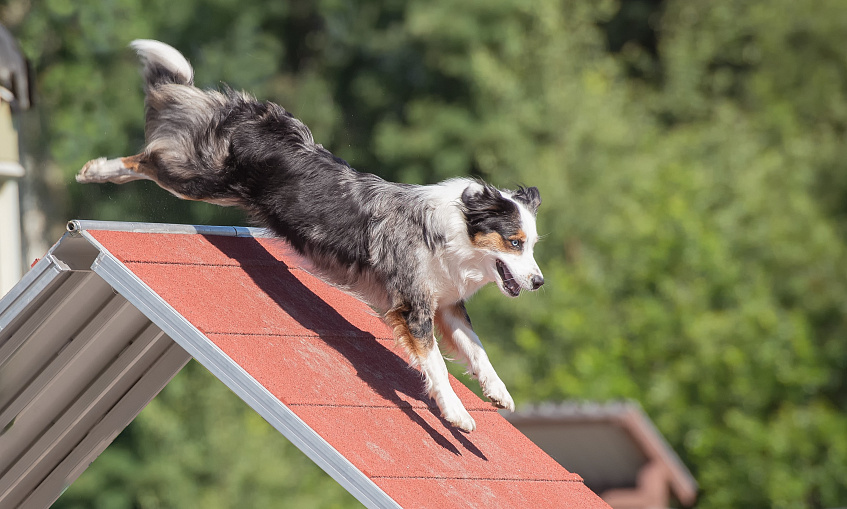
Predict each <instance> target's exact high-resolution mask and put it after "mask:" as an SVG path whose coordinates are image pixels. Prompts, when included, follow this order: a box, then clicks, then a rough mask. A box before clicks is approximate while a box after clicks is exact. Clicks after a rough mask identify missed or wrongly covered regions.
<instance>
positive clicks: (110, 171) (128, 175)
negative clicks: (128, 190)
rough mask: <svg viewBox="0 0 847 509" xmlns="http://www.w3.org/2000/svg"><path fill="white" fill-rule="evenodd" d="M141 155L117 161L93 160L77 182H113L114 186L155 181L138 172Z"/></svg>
mask: <svg viewBox="0 0 847 509" xmlns="http://www.w3.org/2000/svg"><path fill="white" fill-rule="evenodd" d="M142 158H143V156H142V155H141V154H139V155H135V156H131V157H119V158H117V159H106V158H105V157H101V158H99V159H92V160H91V161H88V162H87V163H85V166H83V167H82V169H81V170H80V171H79V173H78V174H77V176H76V181H77V182H80V183H83V184H102V183H104V182H111V183H113V184H125V183H127V182H132V181H133V180H153V178H152V177H150V176H148V175H145V174H144V173H142V172H140V171H138V170H139V169H140V168H139V165H140V164H141V162H142V160H143V159H142Z"/></svg>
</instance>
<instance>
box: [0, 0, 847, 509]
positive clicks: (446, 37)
mask: <svg viewBox="0 0 847 509" xmlns="http://www.w3.org/2000/svg"><path fill="white" fill-rule="evenodd" d="M0 5H3V10H2V11H0V16H3V15H4V13H7V12H11V13H19V12H23V11H27V12H28V13H27V15H26V16H25V17H23V16H18V18H17V19H19V21H18V22H17V23H16V24H12V28H13V29H14V30H15V31H16V33H17V34H18V36H19V37H20V39H21V42H22V45H23V48H24V50H25V52H26V53H27V54H28V55H30V57H32V58H33V59H34V60H35V62H36V66H37V69H38V71H39V90H40V94H39V97H40V98H41V99H42V102H41V106H40V107H39V109H38V111H37V119H36V120H37V122H32V123H31V125H35V126H36V127H37V128H38V129H37V132H32V133H30V136H29V140H30V141H31V142H32V145H31V147H32V148H31V149H30V152H31V153H33V154H34V155H35V159H36V162H37V165H36V167H37V168H40V169H42V171H44V169H45V168H47V169H50V170H49V171H50V172H52V173H50V175H52V177H50V178H47V179H45V180H46V181H47V182H48V183H49V182H52V184H50V185H51V186H52V189H54V190H55V192H57V193H60V191H61V193H60V194H64V193H68V197H67V198H66V200H65V201H61V202H60V203H59V205H58V206H57V209H56V210H62V211H63V213H62V214H60V219H67V218H68V217H71V216H78V217H96V218H98V219H115V220H154V221H172V222H197V223H203V222H213V223H230V222H242V221H244V218H243V216H241V215H239V214H238V213H235V212H232V211H230V210H229V209H221V208H216V207H212V206H207V205H203V204H188V203H186V202H180V201H178V200H176V199H174V198H172V197H170V196H169V195H167V194H166V193H164V192H161V191H159V190H157V189H155V188H154V187H153V186H150V185H146V184H143V183H138V184H132V185H130V186H122V187H117V186H101V187H98V186H77V185H75V184H73V182H72V176H73V174H74V173H75V172H76V170H77V169H78V168H79V167H80V166H81V165H82V164H83V163H84V162H85V161H86V160H88V159H90V158H93V157H97V156H101V155H107V156H117V155H125V154H131V153H134V152H136V151H137V150H138V149H139V148H140V146H141V143H142V139H143V133H142V125H141V117H142V115H141V110H140V104H141V100H142V99H141V92H140V80H139V78H138V76H137V73H136V71H135V68H136V65H137V64H136V62H135V60H134V58H133V57H132V56H131V55H129V52H128V51H127V50H126V49H125V46H126V44H127V43H128V41H129V40H131V39H133V38H136V37H152V38H160V39H163V40H165V41H167V42H170V43H173V44H174V45H176V46H177V47H178V48H180V49H181V50H183V51H185V53H186V54H187V55H188V56H189V58H190V59H191V60H192V62H193V63H194V65H195V67H196V68H197V77H198V82H199V84H200V85H201V86H216V85H217V84H218V82H219V81H226V82H228V83H230V84H232V85H233V86H235V87H237V88H241V87H243V88H245V89H247V90H250V91H252V92H254V93H255V94H256V95H257V96H259V97H262V98H267V99H271V100H274V101H276V102H279V103H281V104H283V105H284V106H286V107H287V108H289V109H291V110H292V111H293V112H294V113H295V114H296V115H298V116H299V117H301V118H302V119H304V121H306V123H307V124H309V125H310V126H311V127H312V130H313V131H314V133H315V137H316V139H318V141H320V142H321V143H323V144H324V145H325V146H327V147H328V148H330V149H331V150H333V151H334V152H335V153H336V154H338V155H339V156H341V157H344V158H346V159H347V160H349V161H350V162H351V163H352V164H353V165H354V166H355V167H357V168H359V169H362V170H367V171H373V172H375V173H378V174H380V175H382V176H384V177H387V178H394V179H398V180H403V181H407V182H419V183H427V182H434V181H437V180H440V179H442V178H447V177H452V176H455V175H463V174H469V175H474V176H480V177H483V178H486V179H489V180H491V181H492V182H494V183H496V184H498V185H503V186H509V185H516V184H519V183H523V184H529V185H537V186H538V187H539V188H541V192H542V197H543V199H544V203H543V205H542V207H541V211H540V216H539V223H540V227H541V230H542V232H543V233H545V238H544V239H543V241H542V243H541V244H539V246H538V248H537V249H536V251H537V253H538V258H539V262H540V264H541V266H542V268H543V270H544V272H545V276H546V280H547V283H546V285H545V287H544V289H543V290H542V291H541V292H539V293H538V294H533V295H529V296H525V297H523V298H522V299H519V300H515V301H513V300H506V299H505V298H503V297H502V296H501V295H499V293H498V292H497V291H496V289H493V288H488V289H486V290H485V291H483V292H481V294H480V295H479V297H477V298H476V299H474V300H473V301H472V302H471V304H470V308H471V314H472V316H473V317H474V324H475V326H476V327H477V328H478V329H479V331H480V332H481V336H483V340H484V342H485V344H486V346H487V347H488V349H489V352H490V354H491V357H492V360H493V362H494V364H495V366H496V367H497V368H498V371H499V372H500V373H501V375H502V376H503V378H504V381H505V382H506V384H507V386H509V387H510V389H511V390H512V393H513V395H514V396H515V397H516V400H517V401H518V403H519V404H520V403H521V402H530V401H542V400H546V399H559V398H581V399H600V400H603V399H614V398H632V399H636V400H638V401H639V402H641V404H642V405H643V406H644V407H645V409H646V410H647V412H648V413H649V414H650V415H651V417H653V419H654V420H655V421H656V423H657V425H658V427H659V428H660V430H661V431H662V432H663V434H664V435H665V436H666V437H667V438H668V440H669V441H670V442H671V444H672V445H673V447H674V449H675V450H677V451H678V452H679V453H680V454H681V455H682V457H683V459H684V461H685V462H686V464H687V465H688V466H689V467H690V468H691V469H692V471H693V472H694V474H695V477H696V478H697V479H698V481H699V482H700V485H701V490H702V492H701V496H700V500H699V504H698V506H699V507H704V508H711V507H720V508H723V507H754V508H755V507H833V506H838V505H843V503H844V500H845V499H847V485H845V483H844V479H847V435H845V433H844V432H843V430H845V429H847V396H845V395H847V387H845V384H846V383H847V377H846V376H845V373H847V348H845V347H844V345H845V340H844V338H845V337H847V320H845V305H844V304H843V303H844V302H847V269H845V267H847V264H845V261H847V260H845V254H847V252H845V250H846V249H847V244H845V232H847V207H845V205H844V204H845V200H844V198H845V195H847V180H845V175H847V171H845V163H844V162H843V161H847V153H845V152H847V148H845V147H847V144H845V143H844V142H845V133H847V55H845V53H844V52H843V51H842V48H841V46H842V42H843V41H844V40H846V39H847V6H844V5H843V2H839V1H836V0H829V1H826V0H815V1H812V2H792V1H789V0H776V1H771V2H761V1H758V2H756V1H750V2H740V1H732V0H724V1H716V2H689V1H685V0H628V1H623V0H622V1H620V2H614V1H603V2H560V1H553V0H537V1H535V2H531V3H527V2H523V1H518V0H486V1H481V0H471V1H467V2H458V3H457V2H451V1H446V0H429V1H426V2H423V1H416V0H409V1H406V2H400V1H389V2H375V1H365V0H363V1H358V2H338V1H323V2H316V3H309V2H292V3H284V4H276V3H268V4H265V3H264V2H260V1H256V0H241V1H238V2H235V1H234V0H215V1H208V2H207V1H200V0H188V1H185V2H180V3H174V2H168V3H165V2H163V1H161V0H154V1H148V2H145V3H144V6H143V7H142V6H141V2H138V1H136V0H121V1H120V2H111V3H99V2H97V3H95V2H70V1H67V0H51V1H49V2H44V3H33V4H31V5H30V4H29V3H26V2H21V1H7V2H6V3H5V4H0ZM201 12H202V16H200V15H198V13H201ZM61 222H62V221H60V220H57V224H61ZM180 377H181V378H178V379H177V380H176V381H175V382H174V383H173V384H171V386H169V387H168V388H167V389H166V391H165V393H164V394H163V395H162V396H161V397H160V398H159V399H157V400H155V401H154V404H153V405H151V406H150V407H149V408H148V409H147V410H145V411H144V412H143V413H142V415H141V416H140V417H139V419H138V420H137V422H136V423H134V424H133V425H132V427H131V428H129V430H128V431H127V432H126V434H125V436H122V437H121V438H119V441H118V443H116V444H115V446H113V447H112V448H110V449H109V450H107V453H106V454H104V456H103V457H102V458H100V459H99V460H98V461H97V462H95V463H94V464H93V465H92V467H91V468H90V469H89V471H88V472H87V473H86V474H85V475H84V476H83V477H82V478H81V479H80V481H79V482H78V483H77V484H75V485H74V486H73V487H72V488H71V489H70V490H69V491H68V493H66V494H65V497H64V498H63V501H64V502H61V503H67V504H79V505H85V503H86V501H90V500H93V498H92V497H96V496H98V495H95V493H103V494H104V495H103V497H106V496H109V497H115V498H114V500H115V501H114V502H113V501H111V499H110V500H106V499H105V498H103V499H102V500H100V501H98V504H102V505H103V506H104V507H129V506H136V505H137V506H145V507H147V506H154V507H155V506H171V505H174V506H176V505H182V504H185V500H190V499H192V497H201V496H202V497H207V498H204V500H208V501H209V502H208V503H209V504H210V505H215V504H218V505H221V506H226V504H227V503H230V501H232V500H248V498H246V497H252V496H255V497H261V496H265V495H263V494H259V493H255V492H256V491H266V493H270V494H272V495H275V496H276V497H278V499H283V498H285V499H286V500H293V499H294V498H292V497H300V498H296V500H298V501H302V503H303V504H306V505H310V504H313V505H320V504H324V505H333V504H336V503H337V504H346V503H349V502H351V501H350V500H348V499H344V498H343V496H341V495H338V496H336V493H337V492H334V491H331V490H332V488H327V486H331V485H333V481H331V480H329V479H328V478H326V476H320V475H319V474H318V473H314V474H313V473H308V472H307V471H306V470H302V471H301V470H300V467H299V466H298V467H296V468H295V470H296V471H297V472H298V473H302V475H303V477H302V479H305V480H304V483H305V485H306V487H304V488H302V489H300V490H298V491H297V492H296V493H294V491H293V488H292V485H291V484H286V483H285V482H283V480H282V478H284V477H285V476H286V475H289V472H290V469H291V468H292V467H290V466H289V464H288V463H287V462H289V461H294V462H296V461H301V462H302V461H305V460H303V458H302V456H297V454H295V453H293V452H291V451H290V449H291V447H290V446H287V444H283V445H279V446H278V447H280V450H279V453H278V454H266V452H265V451H263V450H261V447H262V445H257V444H266V443H268V442H269V440H268V434H274V433H275V432H272V431H271V430H270V429H269V428H268V427H267V425H265V424H262V423H261V422H260V421H257V419H258V418H257V417H255V416H253V415H252V414H251V413H250V412H248V411H246V410H245V409H244V405H243V404H241V403H239V402H237V401H231V400H232V399H233V397H232V396H231V395H229V396H226V394H227V393H226V390H225V389H223V388H222V387H221V386H220V384H214V383H211V382H208V375H207V374H205V372H204V371H203V370H202V369H198V368H193V369H192V370H190V371H189V372H187V373H185V374H184V375H180ZM201 385H202V386H203V387H205V386H206V385H210V388H209V389H208V390H202V389H201V388H200V386H201ZM469 386H470V387H475V384H474V383H473V382H470V383H469ZM195 391H196V392H195ZM227 397H228V398H229V399H227ZM188 398H199V399H197V401H194V402H189V401H188ZM224 401H226V402H224ZM192 405H194V406H193V407H192ZM184 408H195V409H196V411H193V412H184V411H183V410H182V409H184ZM239 433H241V434H242V436H240V437H239V441H238V444H239V446H238V448H239V449H243V450H248V451H252V452H251V454H256V457H257V458H262V459H261V460H259V461H261V463H262V464H266V465H272V466H269V468H268V470H267V471H261V472H260V471H256V470H255V469H253V466H252V465H251V464H249V463H250V462H249V459H244V458H243V457H236V454H235V450H234V449H235V446H233V442H232V441H231V438H229V437H233V436H238V434H239ZM210 437H213V438H210ZM151 444H156V445H153V446H152V448H151V449H149V450H147V452H145V449H144V448H145V447H151ZM158 444H162V446H161V447H159V446H158ZM217 447H220V449H214V450H213V448H217ZM274 447H277V446H276V445H275V446H274ZM271 456H272V457H271ZM291 458H294V459H291ZM298 458H299V459H298ZM277 459H278V460H279V461H276V460H277ZM228 461H231V462H233V463H234V464H235V465H238V467H237V468H234V469H232V470H234V471H235V470H237V471H238V472H239V473H237V474H236V473H234V472H232V471H229V472H228V471H226V468H227V467H226V466H225V464H226V463H227V462H228ZM259 461H257V462H256V463H259ZM221 463H224V465H223V466H222V465H221ZM295 464H297V465H300V464H299V463H295ZM304 468H305V467H304ZM122 472H123V473H122ZM129 472H135V473H136V474H137V473H139V472H140V475H138V479H131V476H130V475H129ZM163 473H167V474H165V475H163ZM277 488H279V489H277ZM336 488H337V487H336ZM324 491H326V492H327V493H328V495H326V497H325V498H322V497H319V496H318V495H316V494H322V493H323V492H324ZM151 494H152V495H151ZM241 496H243V497H245V498H244V499H240V498H238V497H241ZM157 497H158V498H157ZM196 499H197V498H195V499H194V500H196ZM98 500H99V499H98ZM251 500H254V499H251ZM255 500H256V501H257V504H259V505H262V504H261V503H260V502H263V501H260V500H258V499H255Z"/></svg>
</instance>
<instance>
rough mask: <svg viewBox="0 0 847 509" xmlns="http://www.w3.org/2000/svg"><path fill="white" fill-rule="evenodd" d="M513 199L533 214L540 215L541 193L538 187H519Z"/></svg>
mask: <svg viewBox="0 0 847 509" xmlns="http://www.w3.org/2000/svg"><path fill="white" fill-rule="evenodd" d="M512 197H513V198H514V199H515V200H517V201H519V202H521V203H522V204H524V205H525V206H526V208H528V209H529V211H530V212H532V213H533V214H538V207H539V206H540V205H541V193H539V192H538V188H537V187H523V186H521V187H518V190H517V191H515V194H514V195H512Z"/></svg>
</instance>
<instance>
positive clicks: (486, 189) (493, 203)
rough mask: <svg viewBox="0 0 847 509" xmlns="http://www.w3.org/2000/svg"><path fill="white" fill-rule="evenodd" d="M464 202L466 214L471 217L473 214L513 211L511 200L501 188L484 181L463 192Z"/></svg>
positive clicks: (498, 213) (497, 213) (496, 213)
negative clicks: (501, 191)
mask: <svg viewBox="0 0 847 509" xmlns="http://www.w3.org/2000/svg"><path fill="white" fill-rule="evenodd" d="M462 204H463V205H464V206H465V215H466V216H468V218H469V219H470V218H471V217H472V216H478V215H481V214H488V215H500V214H504V213H509V212H511V207H509V205H512V207H514V204H510V203H509V200H507V199H505V198H503V195H502V194H500V190H499V189H497V188H496V187H494V186H491V185H489V184H484V183H474V184H471V185H469V186H468V187H466V188H465V190H464V191H463V192H462Z"/></svg>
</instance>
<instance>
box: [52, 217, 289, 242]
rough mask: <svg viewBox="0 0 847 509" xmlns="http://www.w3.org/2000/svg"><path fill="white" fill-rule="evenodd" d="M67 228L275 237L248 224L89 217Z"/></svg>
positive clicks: (264, 229) (73, 229) (74, 221)
mask: <svg viewBox="0 0 847 509" xmlns="http://www.w3.org/2000/svg"><path fill="white" fill-rule="evenodd" d="M67 230H68V231H69V232H80V231H84V230H105V231H118V232H133V233H176V234H191V235H196V234H199V235H221V236H224V237H255V238H261V237H275V235H274V234H273V233H272V232H271V231H270V230H268V229H266V228H252V227H248V226H214V225H205V224H199V225H198V224H169V223H138V222H125V221H96V220H89V219H72V220H70V221H68V224H67Z"/></svg>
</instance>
